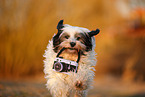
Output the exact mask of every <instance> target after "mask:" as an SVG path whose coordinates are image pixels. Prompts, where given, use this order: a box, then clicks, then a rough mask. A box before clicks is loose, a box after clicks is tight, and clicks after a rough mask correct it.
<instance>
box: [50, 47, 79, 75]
mask: <svg viewBox="0 0 145 97" xmlns="http://www.w3.org/2000/svg"><path fill="white" fill-rule="evenodd" d="M65 49H66V48H62V49H61V50H60V52H59V53H58V54H57V56H56V58H55V60H54V64H53V67H52V69H53V70H54V71H57V72H62V73H68V72H75V73H77V69H78V62H79V60H80V51H79V52H78V59H77V61H76V62H75V61H71V60H66V59H63V57H59V55H60V54H61V53H62V51H64V50H65Z"/></svg>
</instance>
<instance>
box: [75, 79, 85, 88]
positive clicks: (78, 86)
mask: <svg viewBox="0 0 145 97" xmlns="http://www.w3.org/2000/svg"><path fill="white" fill-rule="evenodd" d="M75 88H76V89H77V90H85V89H87V85H86V84H84V83H83V82H81V81H77V82H76V83H75Z"/></svg>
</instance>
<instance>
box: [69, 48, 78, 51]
mask: <svg viewBox="0 0 145 97" xmlns="http://www.w3.org/2000/svg"><path fill="white" fill-rule="evenodd" d="M67 49H68V50H69V51H78V49H76V48H67Z"/></svg>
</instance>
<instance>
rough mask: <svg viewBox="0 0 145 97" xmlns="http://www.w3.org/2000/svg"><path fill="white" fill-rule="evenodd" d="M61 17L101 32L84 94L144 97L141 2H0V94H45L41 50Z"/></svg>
mask: <svg viewBox="0 0 145 97" xmlns="http://www.w3.org/2000/svg"><path fill="white" fill-rule="evenodd" d="M61 19H64V24H70V25H73V26H80V27H85V28H88V29H90V30H95V29H96V28H99V29H100V30H101V32H100V34H99V35H97V36H95V38H96V49H95V50H96V52H97V60H98V61H97V65H96V67H95V68H96V71H95V73H96V75H95V82H94V87H95V89H93V90H92V91H90V92H89V97H97V96H98V97H145V0H89V1H84V0H79V1H78V0H43V1H42V0H0V97H8V96H12V97H19V96H20V95H21V96H22V95H23V96H22V97H32V96H33V97H40V96H41V97H45V96H46V95H47V96H50V95H49V93H47V92H48V90H47V89H46V88H45V85H44V84H45V82H46V80H45V79H44V73H43V65H44V64H43V60H44V58H43V54H44V52H45V49H46V46H47V44H48V41H49V40H50V39H51V38H52V36H53V34H54V33H57V29H56V26H57V23H58V21H59V20H61ZM32 87H33V88H32ZM28 89H29V90H31V92H30V91H28ZM33 92H34V93H33ZM36 92H37V93H36Z"/></svg>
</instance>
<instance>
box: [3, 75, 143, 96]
mask: <svg viewBox="0 0 145 97" xmlns="http://www.w3.org/2000/svg"><path fill="white" fill-rule="evenodd" d="M35 80H36V79H34V80H33V81H32V79H31V80H22V79H21V80H13V81H12V80H0V97H51V95H50V93H49V91H48V90H47V89H46V87H45V80H41V81H40V80H39V79H38V80H39V81H38V80H36V81H35ZM34 81H35V82H34ZM93 86H94V88H93V89H91V90H90V91H89V94H88V97H145V84H144V83H126V84H124V83H122V82H121V81H120V80H119V79H113V78H111V77H110V78H105V79H104V78H101V79H95V81H94V85H93Z"/></svg>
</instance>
